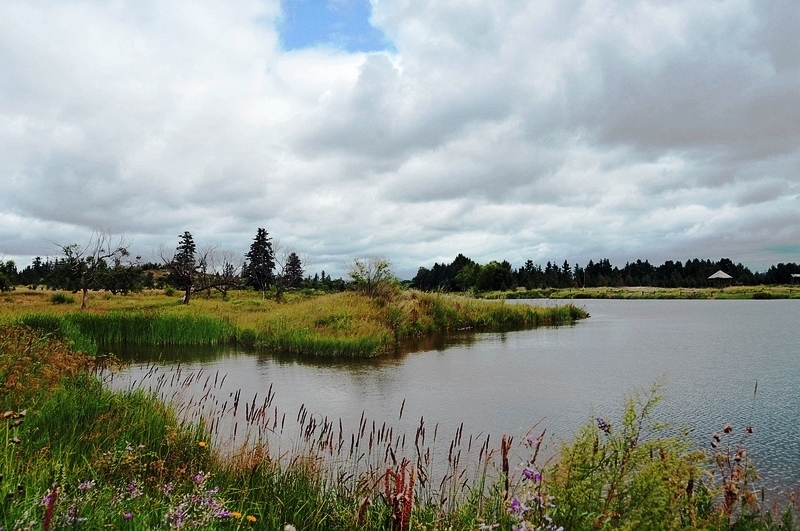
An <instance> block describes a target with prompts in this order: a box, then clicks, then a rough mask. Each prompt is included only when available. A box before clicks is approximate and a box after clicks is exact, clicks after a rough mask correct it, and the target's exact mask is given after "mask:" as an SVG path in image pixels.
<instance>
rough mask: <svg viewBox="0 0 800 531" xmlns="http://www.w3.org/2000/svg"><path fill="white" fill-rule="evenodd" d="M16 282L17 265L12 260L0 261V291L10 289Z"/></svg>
mask: <svg viewBox="0 0 800 531" xmlns="http://www.w3.org/2000/svg"><path fill="white" fill-rule="evenodd" d="M16 283H17V265H16V264H15V263H14V261H13V260H8V261H7V262H6V263H5V264H4V263H2V262H0V291H10V290H12V289H14V286H15V285H16Z"/></svg>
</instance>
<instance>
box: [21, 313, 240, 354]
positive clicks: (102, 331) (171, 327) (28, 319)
mask: <svg viewBox="0 0 800 531" xmlns="http://www.w3.org/2000/svg"><path fill="white" fill-rule="evenodd" d="M17 322H19V323H21V324H24V325H26V326H29V327H32V328H35V329H37V330H41V331H43V332H46V333H48V334H52V335H53V336H54V337H57V338H59V339H64V340H66V341H68V343H69V344H70V347H71V348H72V349H74V350H76V351H80V352H84V353H87V354H96V353H97V351H98V345H102V346H114V345H128V344H129V345H152V346H159V345H213V344H222V343H229V342H232V341H235V340H236V336H237V330H236V328H235V327H234V326H233V325H232V324H231V323H230V322H228V321H227V320H225V319H219V318H215V317H210V316H204V315H175V314H170V313H165V312H153V311H112V312H107V313H89V312H72V313H65V314H60V315H57V314H44V313H33V314H24V315H22V316H20V317H19V318H18V319H17Z"/></svg>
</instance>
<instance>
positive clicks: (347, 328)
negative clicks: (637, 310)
mask: <svg viewBox="0 0 800 531" xmlns="http://www.w3.org/2000/svg"><path fill="white" fill-rule="evenodd" d="M101 295H102V296H101ZM91 297H92V300H91V304H90V308H91V310H90V311H85V312H78V311H74V310H72V311H70V309H69V305H64V304H57V305H53V304H51V303H49V301H48V297H47V296H46V295H45V294H44V292H37V291H27V290H20V292H19V293H14V294H12V295H10V296H9V297H8V298H7V299H4V300H2V301H0V316H4V317H5V320H6V321H11V322H21V323H25V324H28V325H29V326H33V327H36V328H38V329H41V330H45V331H47V332H49V333H52V334H54V335H55V337H59V338H62V339H65V340H67V341H68V342H69V343H70V345H71V346H72V348H74V349H75V350H79V351H82V352H87V353H91V354H93V353H96V352H97V351H98V346H99V347H102V348H109V347H112V346H115V345H122V344H130V345H148V346H159V345H209V344H224V343H237V344H239V345H242V346H246V347H255V348H268V349H272V350H278V351H283V352H289V353H293V354H301V355H307V356H317V357H341V358H353V357H374V356H379V355H383V354H387V353H390V352H394V351H395V350H396V349H402V348H404V347H405V345H406V344H408V343H409V342H410V341H413V340H417V339H419V338H424V337H427V336H430V335H432V334H447V333H451V332H456V331H460V330H509V329H522V328H530V327H533V326H555V325H562V324H571V323H572V322H574V321H575V320H577V319H581V318H584V317H586V313H585V312H583V311H582V310H580V309H578V308H576V307H574V306H571V305H565V306H563V307H559V306H554V305H548V306H546V307H539V308H534V307H531V306H528V305H524V304H506V303H504V302H502V301H482V300H477V299H470V298H466V297H460V296H455V295H445V294H430V293H421V292H417V291H413V290H409V291H398V292H390V293H386V294H384V295H383V296H380V297H368V296H365V295H364V294H361V293H356V292H343V293H336V294H329V295H316V294H313V293H301V292H298V293H291V294H287V296H286V298H285V299H286V302H285V303H281V304H279V303H276V302H275V301H272V300H264V299H261V298H260V297H259V296H258V295H257V294H253V293H249V292H236V293H232V294H230V295H229V299H228V300H222V299H220V298H214V297H209V298H205V297H203V296H202V295H200V294H198V296H197V297H195V298H194V299H193V302H192V304H191V305H189V306H186V305H181V304H178V303H177V299H174V298H169V297H165V296H164V295H163V293H160V292H158V293H155V292H146V293H142V294H136V295H131V296H125V297H123V296H108V295H107V294H97V293H92V294H91ZM17 310H19V311H17ZM0 320H2V319H1V318H0Z"/></svg>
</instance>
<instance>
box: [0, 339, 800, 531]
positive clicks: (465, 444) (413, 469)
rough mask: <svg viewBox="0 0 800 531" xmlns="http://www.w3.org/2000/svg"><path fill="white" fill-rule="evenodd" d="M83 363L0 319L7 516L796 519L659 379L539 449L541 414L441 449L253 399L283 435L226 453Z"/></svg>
mask: <svg viewBox="0 0 800 531" xmlns="http://www.w3.org/2000/svg"><path fill="white" fill-rule="evenodd" d="M93 363H94V360H93V359H91V358H88V357H83V356H80V355H77V354H75V353H73V352H71V351H70V350H69V349H68V348H66V347H65V346H64V345H63V343H61V342H59V341H56V340H53V339H52V338H51V337H45V336H42V334H41V333H38V332H35V331H32V330H30V329H27V328H21V327H12V328H8V327H6V328H2V329H0V388H2V393H0V409H2V410H3V411H6V413H5V414H4V416H3V419H1V420H0V452H1V453H2V461H1V462H0V491H2V494H3V497H2V499H0V528H3V529H8V530H11V529H36V530H39V529H44V530H49V529H63V528H66V527H71V528H77V529H101V528H112V529H131V530H145V529H173V528H192V529H269V530H280V529H284V528H285V526H287V525H289V526H293V527H294V528H296V529H298V530H320V531H321V530H339V529H342V530H345V529H347V530H392V531H408V530H419V531H422V530H430V531H433V530H462V529H463V530H478V529H484V530H485V529H512V528H516V529H553V530H554V529H558V528H561V527H563V528H565V529H570V530H583V529H586V530H589V529H645V530H646V529H659V530H661V529H667V530H669V529H697V530H700V529H703V530H720V531H721V530H724V529H725V530H727V529H742V530H744V529H765V530H766V529H776V530H777V529H796V528H797V526H796V521H795V514H796V512H795V509H793V508H792V507H791V506H788V507H783V508H781V509H779V510H777V512H772V511H770V510H766V509H765V508H764V507H763V506H762V505H761V504H760V501H759V498H758V495H757V490H756V487H757V484H756V483H754V473H755V471H754V468H753V464H752V463H751V462H750V460H749V458H748V456H747V454H746V453H745V452H744V448H745V445H746V441H747V437H749V436H752V435H753V434H750V433H748V430H747V429H746V428H745V427H739V429H733V428H732V427H730V428H729V427H723V426H721V427H720V431H719V433H717V434H709V435H708V438H709V440H710V441H713V443H714V446H715V448H712V449H710V450H709V451H708V452H706V451H700V450H697V449H695V448H694V447H693V446H692V445H691V444H690V441H688V440H686V439H684V438H682V437H675V436H669V435H668V432H667V431H665V430H664V427H663V425H662V424H661V423H658V422H656V419H653V418H652V417H651V412H652V408H653V406H654V404H655V403H656V402H657V400H658V396H657V392H655V391H653V392H643V393H639V394H636V395H634V396H633V397H632V398H631V399H630V400H629V401H628V402H627V406H626V407H625V408H624V411H623V413H622V415H621V417H620V418H618V419H609V418H605V419H604V418H597V419H591V420H590V421H588V422H587V424H586V425H585V426H584V427H583V428H582V429H581V430H580V431H579V432H578V433H577V434H576V436H575V438H574V440H572V441H568V442H565V443H563V444H562V445H559V446H558V447H557V448H555V449H554V451H553V452H547V453H548V454H553V455H555V456H556V457H555V458H553V459H550V460H546V461H543V460H542V458H541V456H542V455H544V454H545V452H544V449H543V444H546V442H545V439H544V432H543V427H541V426H539V427H537V428H536V429H535V430H532V431H531V432H530V433H528V434H524V435H522V434H520V435H518V436H517V437H514V438H512V437H506V436H504V437H502V438H490V437H486V438H485V439H480V440H473V439H472V438H471V437H470V438H467V437H466V436H464V435H463V434H462V433H456V434H455V436H454V438H453V439H452V441H450V444H449V447H450V452H449V453H448V454H447V455H440V456H436V457H435V458H434V457H433V455H432V453H431V451H430V448H431V447H430V442H431V439H432V438H435V437H436V431H435V430H430V429H427V430H426V427H425V426H424V424H422V423H421V425H420V427H419V429H418V430H417V431H416V433H415V434H411V433H409V434H399V433H393V432H392V431H391V428H387V427H386V426H372V427H371V428H370V427H369V426H368V425H367V423H366V422H363V423H362V425H361V426H359V429H358V431H357V432H356V433H353V434H347V433H342V431H341V427H340V426H338V425H337V423H336V422H335V421H328V419H325V420H324V421H319V420H318V419H316V417H315V416H312V415H309V414H308V412H304V411H303V410H301V411H300V412H299V414H298V415H297V419H296V420H294V419H283V420H279V419H277V418H276V419H275V420H273V419H272V418H271V417H270V415H261V413H263V411H261V409H260V408H258V407H256V408H245V407H243V408H242V409H243V410H244V412H242V411H241V410H240V411H239V414H240V415H242V414H243V413H244V417H245V418H246V419H247V422H252V423H256V424H259V426H261V427H262V428H263V430H262V431H264V432H265V431H269V430H272V431H273V432H274V433H276V434H277V433H280V432H285V433H287V434H288V435H289V437H288V439H289V440H291V441H293V442H292V444H291V446H289V447H281V448H276V447H275V446H272V445H270V444H269V442H268V441H269V440H268V439H267V438H265V439H257V440H251V441H249V442H248V443H247V444H243V445H241V446H238V447H236V448H232V447H226V448H224V450H225V451H220V450H221V449H222V447H217V446H216V445H215V444H214V443H212V442H211V436H210V430H211V427H210V426H207V425H206V424H204V423H203V422H197V423H194V424H191V423H187V422H184V421H182V420H181V419H180V418H179V417H178V415H177V414H176V412H175V411H174V410H173V409H171V408H170V407H167V406H166V405H164V404H163V403H161V402H160V401H158V400H156V399H155V398H153V397H152V396H149V395H147V394H145V393H143V392H142V391H131V392H117V391H110V390H109V389H107V388H106V387H104V386H103V385H102V383H101V381H100V380H99V379H98V378H97V376H95V375H94V374H93V373H92V364H93ZM267 409H268V408H267ZM227 411H228V413H227V414H228V415H236V408H235V407H234V408H229V409H228V410H227ZM426 438H427V439H426ZM401 441H402V442H401ZM515 441H516V442H515ZM445 442H446V441H445ZM706 447H707V446H706ZM707 448H708V447H707ZM434 459H441V460H443V461H446V465H445V466H444V469H445V472H444V473H443V477H431V475H430V474H431V471H432V470H433V469H434V466H433V461H434ZM290 529H291V528H290Z"/></svg>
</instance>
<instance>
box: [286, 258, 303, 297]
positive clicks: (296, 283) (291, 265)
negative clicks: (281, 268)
mask: <svg viewBox="0 0 800 531" xmlns="http://www.w3.org/2000/svg"><path fill="white" fill-rule="evenodd" d="M303 273H304V271H303V262H302V261H301V260H300V257H299V256H297V253H295V252H294V251H292V252H291V253H289V256H288V257H287V258H286V271H285V272H284V276H285V277H286V287H287V288H297V287H300V283H301V282H302V281H303Z"/></svg>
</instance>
